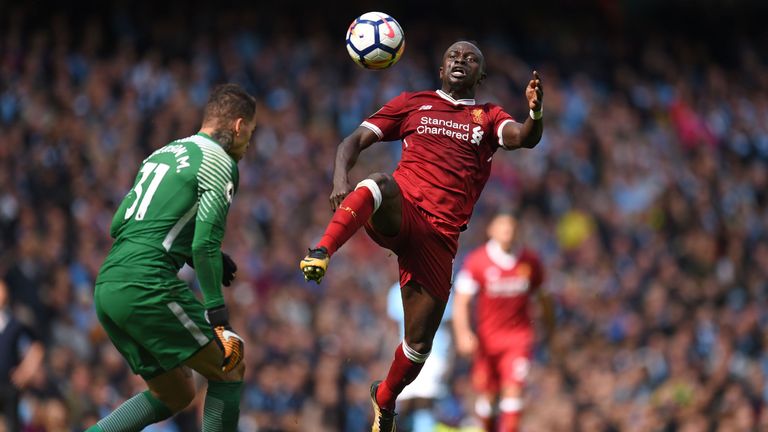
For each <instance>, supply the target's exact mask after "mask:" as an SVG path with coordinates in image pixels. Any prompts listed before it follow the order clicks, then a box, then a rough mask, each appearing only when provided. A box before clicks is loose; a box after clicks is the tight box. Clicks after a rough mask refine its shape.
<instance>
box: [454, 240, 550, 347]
mask: <svg viewBox="0 0 768 432" xmlns="http://www.w3.org/2000/svg"><path fill="white" fill-rule="evenodd" d="M543 279H544V275H543V271H542V268H541V263H540V261H539V259H538V257H537V256H536V255H535V254H534V253H533V252H531V251H528V250H525V249H524V250H522V252H520V254H518V255H513V254H509V253H507V252H505V251H504V250H502V249H501V247H500V246H499V245H498V243H496V242H494V241H489V242H488V243H486V244H485V245H484V246H481V247H479V248H477V249H475V250H474V251H473V252H471V253H470V254H469V256H468V257H467V259H466V261H465V262H464V266H463V267H462V269H461V271H459V274H458V275H457V277H456V283H455V285H454V286H455V288H456V291H457V292H461V293H466V294H471V295H477V313H476V319H477V338H478V342H479V343H480V347H481V349H482V350H483V351H485V352H498V351H501V350H504V349H505V348H506V347H508V346H510V345H513V344H514V342H515V341H514V339H515V335H516V334H517V335H519V334H520V332H521V331H522V332H526V331H530V332H532V331H533V323H532V321H531V314H530V311H529V300H530V297H531V294H532V293H534V292H535V291H536V290H538V289H539V287H540V286H541V283H542V281H543Z"/></svg>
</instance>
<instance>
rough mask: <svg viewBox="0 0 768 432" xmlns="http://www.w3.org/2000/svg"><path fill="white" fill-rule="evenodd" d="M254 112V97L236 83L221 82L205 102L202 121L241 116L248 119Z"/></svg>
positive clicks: (228, 119) (231, 118)
mask: <svg viewBox="0 0 768 432" xmlns="http://www.w3.org/2000/svg"><path fill="white" fill-rule="evenodd" d="M255 112H256V99H255V98H254V97H253V96H251V95H250V94H248V92H247V91H245V89H244V88H243V87H242V86H240V85H238V84H221V85H218V86H216V87H214V89H213V91H211V96H210V97H209V98H208V102H207V103H206V104H205V110H204V111H203V123H206V122H209V121H217V122H218V121H232V120H236V119H238V118H243V119H245V120H246V121H250V120H251V119H252V118H253V114H254V113H255Z"/></svg>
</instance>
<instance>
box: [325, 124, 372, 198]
mask: <svg viewBox="0 0 768 432" xmlns="http://www.w3.org/2000/svg"><path fill="white" fill-rule="evenodd" d="M378 140H379V137H378V136H377V135H376V134H375V133H374V132H373V131H372V130H370V129H368V128H366V127H363V126H360V127H358V128H357V129H355V131H354V132H352V133H351V134H350V135H349V136H348V137H346V138H344V139H343V140H342V141H341V143H340V144H339V146H338V147H337V148H336V163H335V165H334V168H333V192H331V196H330V201H331V209H332V210H334V211H335V210H336V208H337V207H338V206H339V204H341V201H343V200H344V198H345V197H346V196H347V195H348V194H349V193H350V192H352V184H351V183H350V181H349V171H350V170H352V167H354V166H355V163H357V157H358V156H360V153H361V152H362V151H363V150H365V149H366V148H368V147H370V145H371V144H373V143H375V142H376V141H378Z"/></svg>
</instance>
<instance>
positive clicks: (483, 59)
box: [446, 39, 485, 71]
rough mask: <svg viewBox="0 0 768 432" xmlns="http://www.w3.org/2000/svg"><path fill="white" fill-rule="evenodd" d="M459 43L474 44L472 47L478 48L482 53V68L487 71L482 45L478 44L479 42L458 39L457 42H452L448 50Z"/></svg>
mask: <svg viewBox="0 0 768 432" xmlns="http://www.w3.org/2000/svg"><path fill="white" fill-rule="evenodd" d="M459 42H465V43H468V44H472V45H474V46H475V48H477V50H478V51H480V59H481V60H482V63H481V66H482V67H483V71H485V54H483V50H481V49H480V44H479V43H477V41H476V40H474V39H456V40H455V41H453V42H451V44H450V45H448V48H450V47H452V46H454V45H456V44H457V43H459ZM446 52H448V50H447V49H446Z"/></svg>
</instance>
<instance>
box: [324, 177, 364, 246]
mask: <svg viewBox="0 0 768 432" xmlns="http://www.w3.org/2000/svg"><path fill="white" fill-rule="evenodd" d="M372 214H373V194H372V193H371V191H370V190H369V189H368V188H367V187H361V188H357V189H355V190H354V191H352V192H350V194H349V195H347V197H346V198H344V201H342V202H341V204H340V205H339V208H337V209H336V211H335V212H334V213H333V217H332V218H331V222H330V223H328V227H327V228H326V229H325V234H323V237H322V238H321V239H320V242H319V243H318V244H317V247H321V246H322V247H325V248H326V249H327V250H328V256H330V255H333V253H334V252H336V251H337V250H338V249H339V248H340V247H341V245H343V244H344V243H346V242H347V240H349V239H350V238H351V237H352V235H353V234H354V233H355V232H357V230H358V229H360V227H361V226H363V225H364V224H365V222H366V221H368V218H369V217H371V215H372Z"/></svg>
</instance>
